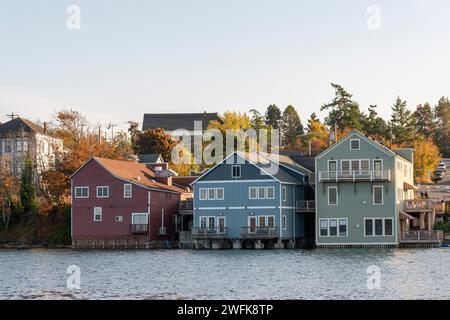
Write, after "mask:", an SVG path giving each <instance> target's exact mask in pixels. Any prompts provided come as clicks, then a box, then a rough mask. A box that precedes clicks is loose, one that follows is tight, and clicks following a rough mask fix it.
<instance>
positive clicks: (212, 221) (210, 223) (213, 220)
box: [208, 217, 216, 229]
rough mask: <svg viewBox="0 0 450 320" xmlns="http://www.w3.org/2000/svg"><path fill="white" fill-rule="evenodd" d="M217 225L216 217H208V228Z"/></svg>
mask: <svg viewBox="0 0 450 320" xmlns="http://www.w3.org/2000/svg"><path fill="white" fill-rule="evenodd" d="M215 227H216V217H208V228H211V229H213V228H215Z"/></svg>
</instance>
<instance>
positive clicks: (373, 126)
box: [362, 105, 389, 141]
mask: <svg viewBox="0 0 450 320" xmlns="http://www.w3.org/2000/svg"><path fill="white" fill-rule="evenodd" d="M376 108H377V106H376V105H371V106H369V115H368V116H367V117H366V116H363V117H362V130H363V131H364V132H365V133H366V134H367V135H369V136H371V137H372V138H373V139H375V140H382V141H385V140H387V139H388V138H389V126H388V124H387V123H386V121H385V120H384V119H383V118H381V117H379V116H378V113H377V111H376Z"/></svg>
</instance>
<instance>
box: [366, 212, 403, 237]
mask: <svg viewBox="0 0 450 320" xmlns="http://www.w3.org/2000/svg"><path fill="white" fill-rule="evenodd" d="M367 220H371V221H372V235H368V234H367V232H366V221H367ZM375 220H382V234H381V235H377V234H375ZM385 220H391V223H392V224H391V225H392V234H390V235H387V234H386V230H385V229H386V222H385ZM363 221H364V237H367V238H373V237H393V236H394V229H395V227H394V218H387V217H366V218H364V219H363Z"/></svg>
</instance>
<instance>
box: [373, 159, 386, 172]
mask: <svg viewBox="0 0 450 320" xmlns="http://www.w3.org/2000/svg"><path fill="white" fill-rule="evenodd" d="M376 161H379V162H381V169H380V170H383V165H384V163H383V159H372V170H373V171H375V162H376Z"/></svg>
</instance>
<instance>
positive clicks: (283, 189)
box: [281, 187, 287, 201]
mask: <svg viewBox="0 0 450 320" xmlns="http://www.w3.org/2000/svg"><path fill="white" fill-rule="evenodd" d="M281 196H282V198H283V201H286V196H287V192H286V187H283V188H282V189H281Z"/></svg>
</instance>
